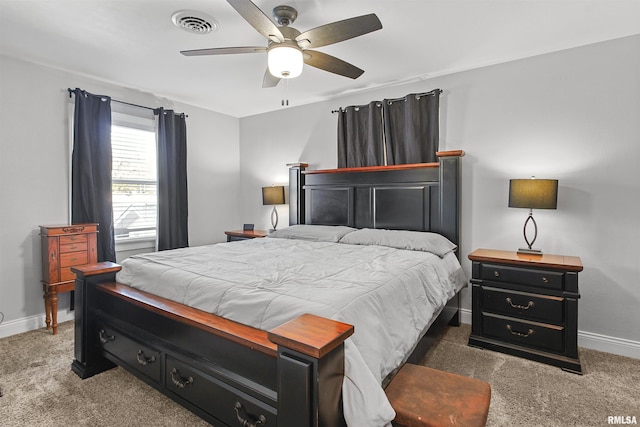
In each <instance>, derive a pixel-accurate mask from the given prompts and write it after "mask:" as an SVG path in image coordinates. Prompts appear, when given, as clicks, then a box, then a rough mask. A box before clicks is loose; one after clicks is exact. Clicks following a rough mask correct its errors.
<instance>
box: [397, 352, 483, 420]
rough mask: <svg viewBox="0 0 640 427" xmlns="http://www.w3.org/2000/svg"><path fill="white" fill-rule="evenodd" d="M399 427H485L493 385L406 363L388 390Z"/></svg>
mask: <svg viewBox="0 0 640 427" xmlns="http://www.w3.org/2000/svg"><path fill="white" fill-rule="evenodd" d="M386 394H387V397H388V398H389V402H391V406H392V407H393V409H394V410H395V411H396V418H395V419H394V420H393V425H394V426H398V427H426V426H428V427H443V426H469V427H475V426H484V425H485V424H486V423H487V415H488V413H489V401H490V400H491V386H490V385H489V384H487V383H486V382H484V381H480V380H477V379H474V378H467V377H463V376H460V375H456V374H451V373H448V372H443V371H438V370H435V369H431V368H428V367H426V366H418V365H411V364H406V365H404V366H403V367H402V368H401V369H400V371H398V373H397V374H396V376H395V377H394V378H393V380H391V382H390V383H389V385H388V386H387V389H386Z"/></svg>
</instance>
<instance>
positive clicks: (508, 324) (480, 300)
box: [469, 249, 583, 374]
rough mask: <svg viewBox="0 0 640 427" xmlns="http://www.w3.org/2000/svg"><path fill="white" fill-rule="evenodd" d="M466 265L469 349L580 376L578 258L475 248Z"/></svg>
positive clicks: (579, 265)
mask: <svg viewBox="0 0 640 427" xmlns="http://www.w3.org/2000/svg"><path fill="white" fill-rule="evenodd" d="M469 259H470V260H471V261H472V279H471V284H472V330H471V336H470V337H469V345H470V346H473V347H481V348H487V349H490V350H495V351H500V352H503V353H507V354H511V355H514V356H520V357H525V358H527V359H531V360H535V361H538V362H543V363H548V364H550V365H554V366H558V367H560V368H562V369H563V370H566V371H569V372H574V373H578V374H581V373H582V367H581V365H580V359H579V357H578V298H580V293H579V291H578V272H580V271H582V268H583V267H582V262H581V261H580V258H578V257H572V256H562V255H547V254H544V255H522V254H517V253H516V252H510V251H497V250H491V249H478V250H476V251H474V252H472V253H471V254H469Z"/></svg>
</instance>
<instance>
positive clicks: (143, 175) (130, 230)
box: [111, 112, 158, 244]
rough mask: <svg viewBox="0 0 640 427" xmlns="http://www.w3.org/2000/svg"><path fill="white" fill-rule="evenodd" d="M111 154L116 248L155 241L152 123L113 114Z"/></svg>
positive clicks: (153, 130) (156, 179)
mask: <svg viewBox="0 0 640 427" xmlns="http://www.w3.org/2000/svg"><path fill="white" fill-rule="evenodd" d="M111 151H112V156H113V169H112V181H113V184H112V197H113V224H114V231H115V238H116V244H118V243H125V242H131V241H136V240H155V238H156V226H157V208H158V174H157V157H156V133H155V124H154V121H153V119H148V118H140V117H136V116H129V115H125V114H120V113H115V112H114V113H113V114H112V126H111Z"/></svg>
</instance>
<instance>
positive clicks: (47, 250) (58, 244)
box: [40, 224, 98, 335]
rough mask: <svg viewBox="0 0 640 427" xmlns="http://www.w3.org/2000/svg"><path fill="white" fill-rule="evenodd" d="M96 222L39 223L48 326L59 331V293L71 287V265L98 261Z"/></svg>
mask: <svg viewBox="0 0 640 427" xmlns="http://www.w3.org/2000/svg"><path fill="white" fill-rule="evenodd" d="M97 236H98V224H74V225H53V226H51V225H41V226H40V238H41V242H42V288H43V290H44V309H45V322H46V324H47V329H49V328H53V335H55V334H57V333H58V293H60V292H69V291H73V289H74V280H75V275H74V274H73V273H72V272H71V267H74V266H80V265H86V264H94V263H96V262H98V251H97V247H96V243H97Z"/></svg>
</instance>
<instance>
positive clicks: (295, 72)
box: [267, 43, 304, 79]
mask: <svg viewBox="0 0 640 427" xmlns="http://www.w3.org/2000/svg"><path fill="white" fill-rule="evenodd" d="M303 64H304V61H303V58H302V51H301V50H300V48H298V47H297V46H289V45H285V44H284V43H280V44H274V45H273V46H271V47H270V48H269V50H268V51H267V65H268V67H269V72H270V73H271V75H273V76H274V77H278V78H281V79H293V78H296V77H298V76H299V75H300V74H302V65H303Z"/></svg>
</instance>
